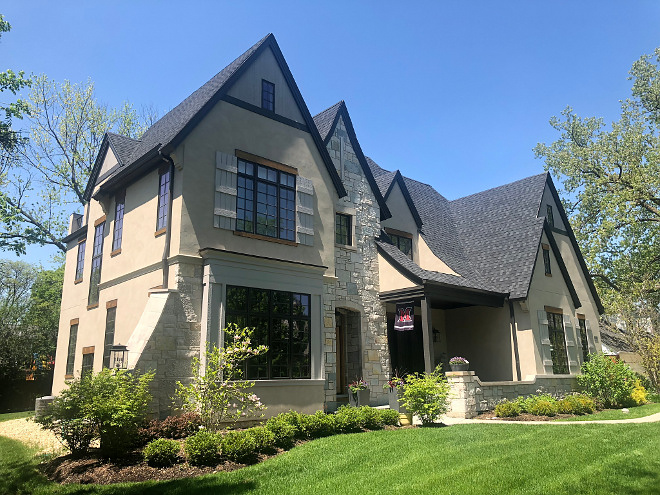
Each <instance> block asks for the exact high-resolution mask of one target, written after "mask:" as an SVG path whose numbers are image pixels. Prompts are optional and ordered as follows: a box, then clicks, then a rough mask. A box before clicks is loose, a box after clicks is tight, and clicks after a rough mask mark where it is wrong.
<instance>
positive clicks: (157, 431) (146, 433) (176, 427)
mask: <svg viewBox="0 0 660 495" xmlns="http://www.w3.org/2000/svg"><path fill="white" fill-rule="evenodd" d="M201 424H202V420H201V418H200V416H199V414H196V413H184V414H181V415H177V416H168V417H167V418H165V419H163V420H162V421H159V420H157V419H154V420H151V421H149V422H148V423H146V424H145V425H144V426H142V427H141V428H140V429H139V430H138V433H137V435H138V439H139V440H138V443H139V444H140V445H145V444H147V443H149V442H150V441H151V440H155V439H156V438H173V439H179V438H185V437H188V436H190V435H193V434H195V433H197V432H198V431H199V427H200V426H201Z"/></svg>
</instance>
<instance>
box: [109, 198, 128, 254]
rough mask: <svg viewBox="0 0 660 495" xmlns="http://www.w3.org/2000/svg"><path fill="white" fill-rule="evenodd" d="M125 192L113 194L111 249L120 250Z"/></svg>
mask: <svg viewBox="0 0 660 495" xmlns="http://www.w3.org/2000/svg"><path fill="white" fill-rule="evenodd" d="M125 204H126V194H125V192H121V193H119V194H116V195H115V220H114V226H113V232H112V251H113V252H115V251H117V250H121V240H122V236H123V233H124V207H125Z"/></svg>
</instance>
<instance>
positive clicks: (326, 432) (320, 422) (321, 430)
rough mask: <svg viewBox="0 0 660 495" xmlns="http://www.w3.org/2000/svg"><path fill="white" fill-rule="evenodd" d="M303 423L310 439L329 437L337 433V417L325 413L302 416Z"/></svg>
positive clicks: (319, 412) (318, 412)
mask: <svg viewBox="0 0 660 495" xmlns="http://www.w3.org/2000/svg"><path fill="white" fill-rule="evenodd" d="M302 423H303V426H304V431H305V432H306V433H307V437H308V438H321V437H328V436H330V435H334V434H335V431H336V424H335V417H334V416H333V415H332V414H326V413H324V412H323V411H316V413H314V414H310V415H305V416H302Z"/></svg>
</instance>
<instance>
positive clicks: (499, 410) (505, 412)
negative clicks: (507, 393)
mask: <svg viewBox="0 0 660 495" xmlns="http://www.w3.org/2000/svg"><path fill="white" fill-rule="evenodd" d="M519 414H520V406H519V405H518V403H517V402H509V401H508V400H505V401H503V402H500V403H499V404H497V405H496V406H495V416H497V417H498V418H514V417H516V416H518V415H519Z"/></svg>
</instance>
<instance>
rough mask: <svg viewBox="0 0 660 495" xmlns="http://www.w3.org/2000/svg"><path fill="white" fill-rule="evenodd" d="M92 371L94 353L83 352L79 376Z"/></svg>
mask: <svg viewBox="0 0 660 495" xmlns="http://www.w3.org/2000/svg"><path fill="white" fill-rule="evenodd" d="M92 371H94V353H93V352H87V353H83V356H82V367H81V369H80V376H81V377H83V376H85V375H89V374H91V373H92Z"/></svg>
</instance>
